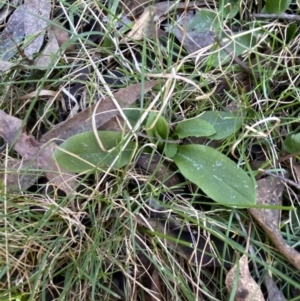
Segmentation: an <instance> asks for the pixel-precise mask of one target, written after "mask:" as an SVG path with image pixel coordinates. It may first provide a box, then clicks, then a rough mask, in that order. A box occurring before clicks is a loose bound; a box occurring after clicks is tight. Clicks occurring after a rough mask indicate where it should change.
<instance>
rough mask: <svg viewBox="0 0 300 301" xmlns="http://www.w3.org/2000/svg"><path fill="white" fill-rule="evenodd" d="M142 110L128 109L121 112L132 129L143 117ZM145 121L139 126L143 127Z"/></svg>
mask: <svg viewBox="0 0 300 301" xmlns="http://www.w3.org/2000/svg"><path fill="white" fill-rule="evenodd" d="M143 112H144V111H143V110H142V109H138V108H137V109H135V108H130V109H126V110H123V113H124V115H125V116H126V117H127V119H128V121H129V123H130V124H131V126H132V127H134V126H135V125H136V124H137V122H138V121H139V119H140V118H141V116H142V115H143ZM145 123H146V122H145V121H144V122H143V123H142V124H141V125H145Z"/></svg>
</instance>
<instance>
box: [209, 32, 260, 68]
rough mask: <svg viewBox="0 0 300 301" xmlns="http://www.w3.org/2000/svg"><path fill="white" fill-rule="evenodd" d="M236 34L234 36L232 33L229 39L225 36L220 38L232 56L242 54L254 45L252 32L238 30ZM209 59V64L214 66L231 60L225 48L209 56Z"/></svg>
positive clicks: (254, 39)
mask: <svg viewBox="0 0 300 301" xmlns="http://www.w3.org/2000/svg"><path fill="white" fill-rule="evenodd" d="M237 35H238V36H237V37H235V36H234V35H232V36H231V37H229V39H230V40H228V39H227V38H226V39H224V38H223V39H222V41H223V43H224V45H226V47H227V49H228V50H229V51H230V52H232V53H233V54H234V56H239V55H241V54H243V53H244V52H245V51H247V50H251V49H252V48H253V46H254V45H255V41H256V38H255V34H254V33H252V32H243V31H240V32H239V33H238V34H237ZM219 48H221V47H219ZM252 51H253V49H252ZM212 58H214V60H212ZM209 59H210V60H209V62H210V64H211V65H213V66H215V67H216V66H219V65H220V64H221V65H224V64H226V63H228V62H229V61H230V60H232V59H231V57H230V56H229V55H228V53H227V52H226V51H225V50H220V51H218V52H217V53H216V54H215V55H214V56H211V57H210V58H209ZM211 60H212V61H211Z"/></svg>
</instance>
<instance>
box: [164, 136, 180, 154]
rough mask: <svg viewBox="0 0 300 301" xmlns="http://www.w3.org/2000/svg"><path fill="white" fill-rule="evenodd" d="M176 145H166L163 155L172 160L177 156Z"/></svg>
mask: <svg viewBox="0 0 300 301" xmlns="http://www.w3.org/2000/svg"><path fill="white" fill-rule="evenodd" d="M169 140H173V139H169ZM177 150H178V145H177V144H176V143H166V145H165V155H166V156H167V157H169V158H173V157H174V156H175V155H176V154H177Z"/></svg>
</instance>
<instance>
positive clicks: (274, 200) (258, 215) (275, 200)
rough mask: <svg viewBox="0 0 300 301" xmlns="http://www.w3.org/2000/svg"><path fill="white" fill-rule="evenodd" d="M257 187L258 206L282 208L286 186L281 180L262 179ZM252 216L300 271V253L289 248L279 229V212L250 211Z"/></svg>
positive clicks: (270, 210) (267, 210) (265, 210)
mask: <svg viewBox="0 0 300 301" xmlns="http://www.w3.org/2000/svg"><path fill="white" fill-rule="evenodd" d="M257 184H258V187H257V204H258V205H271V206H280V205H281V197H282V192H283V189H284V185H283V184H282V183H281V181H280V180H279V179H276V178H273V177H266V178H263V179H260V180H259V181H258V182H257ZM249 211H250V213H251V215H252V216H253V217H254V218H255V219H256V220H257V222H258V223H259V225H260V226H261V227H262V228H263V229H264V231H265V232H266V234H267V235H268V236H269V238H270V239H271V240H272V242H273V244H274V245H275V246H276V248H277V249H278V251H279V252H281V253H282V254H283V255H284V256H285V257H286V259H287V260H288V261H289V262H290V263H291V264H293V265H294V266H295V267H296V268H297V269H298V271H300V253H298V252H297V251H296V250H294V249H293V248H292V247H291V246H289V245H288V244H287V243H286V242H285V240H284V239H283V237H282V235H281V233H280V231H279V229H278V225H279V217H280V212H279V210H272V209H257V208H250V209H249Z"/></svg>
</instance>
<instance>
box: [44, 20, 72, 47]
mask: <svg viewBox="0 0 300 301" xmlns="http://www.w3.org/2000/svg"><path fill="white" fill-rule="evenodd" d="M54 37H55V38H56V40H57V42H58V45H59V46H60V47H61V46H65V45H66V44H68V47H67V49H66V51H73V50H75V45H74V44H70V34H69V33H68V31H67V30H66V29H64V26H63V24H62V23H61V22H59V21H58V20H56V21H55V23H54V24H52V25H51V26H50V28H49V29H48V39H49V40H50V39H52V38H54ZM65 48H66V47H65Z"/></svg>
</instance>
